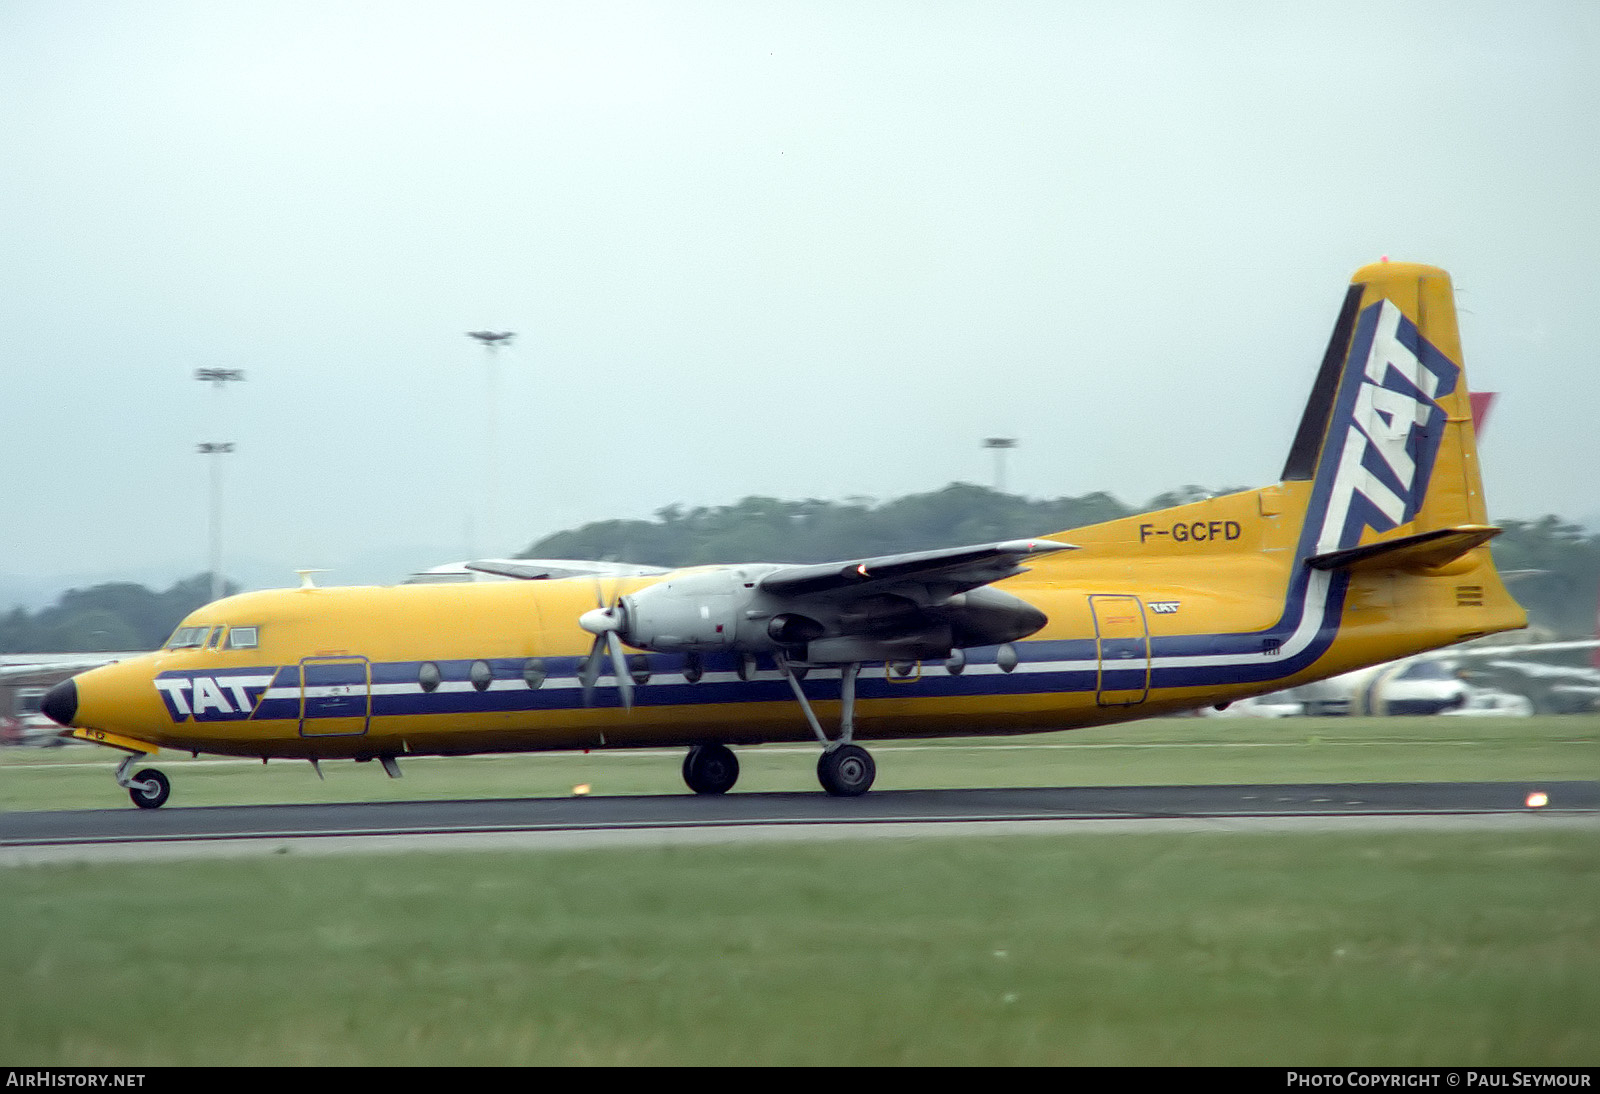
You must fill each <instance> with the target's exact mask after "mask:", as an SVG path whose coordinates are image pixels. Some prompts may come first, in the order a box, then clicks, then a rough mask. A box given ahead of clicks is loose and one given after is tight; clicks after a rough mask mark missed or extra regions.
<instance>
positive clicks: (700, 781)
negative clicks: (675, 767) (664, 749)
mask: <svg viewBox="0 0 1600 1094" xmlns="http://www.w3.org/2000/svg"><path fill="white" fill-rule="evenodd" d="M683 781H684V782H686V783H688V784H689V789H690V790H693V791H694V792H695V793H696V794H726V793H727V792H728V791H729V790H732V789H733V784H734V783H736V782H738V781H739V758H738V757H737V756H735V755H734V754H733V750H732V749H730V748H729V747H728V746H727V745H695V746H694V747H693V748H691V749H689V754H688V755H687V756H685V757H684V758H683Z"/></svg>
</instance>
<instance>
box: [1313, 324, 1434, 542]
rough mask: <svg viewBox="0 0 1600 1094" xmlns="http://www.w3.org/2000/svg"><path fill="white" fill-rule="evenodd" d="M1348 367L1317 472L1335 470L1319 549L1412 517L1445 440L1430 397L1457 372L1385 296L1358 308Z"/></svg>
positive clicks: (1426, 487) (1422, 497)
mask: <svg viewBox="0 0 1600 1094" xmlns="http://www.w3.org/2000/svg"><path fill="white" fill-rule="evenodd" d="M1358 362H1361V363H1360V364H1359V365H1358V364H1357V363H1358ZM1350 364H1351V366H1352V368H1351V373H1348V374H1347V376H1346V382H1345V383H1344V384H1343V385H1342V387H1341V390H1340V392H1339V408H1338V411H1337V412H1336V414H1335V417H1334V423H1335V429H1334V431H1333V432H1331V433H1330V434H1329V437H1328V443H1327V445H1326V446H1325V447H1324V449H1323V453H1322V460H1323V466H1324V469H1327V468H1328V467H1329V464H1330V463H1332V462H1333V461H1337V470H1336V471H1335V473H1334V475H1333V486H1332V489H1331V491H1330V493H1329V498H1328V508H1327V516H1326V518H1325V519H1324V521H1323V524H1322V528H1321V534H1320V535H1319V536H1318V538H1317V546H1316V549H1317V551H1318V552H1323V551H1333V550H1338V549H1340V548H1345V547H1352V546H1354V545H1355V544H1356V543H1357V541H1358V540H1359V539H1360V538H1361V531H1362V529H1363V528H1371V529H1372V530H1373V531H1374V532H1387V531H1390V530H1392V529H1394V528H1397V527H1399V526H1400V525H1402V524H1404V523H1406V522H1407V521H1410V520H1414V519H1415V518H1416V516H1417V513H1418V512H1419V511H1420V510H1421V509H1422V503H1423V501H1424V499H1425V498H1426V496H1427V493H1428V480H1429V478H1430V477H1431V476H1432V474H1433V463H1434V458H1435V457H1436V456H1437V455H1438V454H1439V444H1440V442H1441V441H1442V440H1443V439H1444V426H1445V417H1446V416H1445V412H1444V411H1443V410H1442V409H1441V408H1440V406H1439V404H1438V403H1437V402H1436V401H1435V400H1437V399H1440V398H1442V397H1444V396H1446V395H1449V394H1451V393H1452V392H1453V391H1455V389H1456V383H1457V381H1458V380H1459V378H1460V376H1461V368H1460V366H1458V365H1456V364H1455V363H1454V362H1453V361H1451V360H1450V359H1449V358H1447V357H1445V356H1444V354H1442V353H1440V352H1439V351H1438V350H1437V349H1435V348H1434V347H1433V346H1432V345H1431V344H1429V343H1428V342H1427V341H1426V340H1424V339H1423V337H1422V335H1421V334H1420V333H1419V332H1418V330H1417V325H1416V324H1415V323H1413V322H1412V321H1411V320H1409V319H1407V318H1406V317H1405V315H1403V314H1402V313H1401V311H1400V309H1399V308H1397V307H1396V306H1395V305H1394V304H1393V303H1392V302H1391V301H1389V300H1382V301H1380V302H1378V303H1377V304H1374V305H1372V306H1371V307H1369V308H1367V309H1366V310H1365V311H1363V312H1362V313H1361V318H1360V321H1359V323H1358V324H1357V327H1356V331H1355V338H1354V340H1353V342H1352V344H1351V347H1350ZM1340 425H1342V426H1343V436H1342V437H1341V436H1340V431H1339V427H1340ZM1319 478H1324V480H1325V481H1326V479H1325V476H1321V475H1319Z"/></svg>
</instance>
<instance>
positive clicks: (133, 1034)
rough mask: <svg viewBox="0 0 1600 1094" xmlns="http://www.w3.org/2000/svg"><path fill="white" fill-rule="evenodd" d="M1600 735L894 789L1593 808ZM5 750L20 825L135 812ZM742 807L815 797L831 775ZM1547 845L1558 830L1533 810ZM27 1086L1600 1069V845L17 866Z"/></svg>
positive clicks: (1136, 844) (1031, 761)
mask: <svg viewBox="0 0 1600 1094" xmlns="http://www.w3.org/2000/svg"><path fill="white" fill-rule="evenodd" d="M1597 742H1600V719H1595V718H1563V719H1508V720H1505V721H1498V720H1474V719H1449V718H1440V719H1388V720H1382V721H1371V722H1366V721H1356V720H1344V719H1334V720H1328V721H1317V722H1313V721H1309V720H1299V719H1296V720H1286V721H1282V722H1246V721H1243V720H1216V721H1212V720H1198V719H1181V720H1180V719H1171V720H1163V721H1155V722H1144V723H1138V724H1136V725H1132V726H1128V727H1122V728H1118V729H1114V730H1104V731H1098V730H1097V731H1086V732H1083V733H1079V734H1067V735H1062V736H1055V737H1041V738H1026V739H1010V740H1000V741H988V742H975V741H968V742H946V743H941V744H927V745H882V746H878V747H876V748H875V750H874V751H875V753H876V754H877V756H878V761H879V780H880V781H879V785H880V786H882V787H905V786H949V785H991V786H1007V785H1039V784H1049V785H1070V784H1132V783H1197V782H1301V781H1329V782H1349V781H1396V780H1399V781H1412V780H1454V779H1459V780H1477V779H1557V778H1561V779H1592V778H1596V777H1597V775H1600V764H1597V753H1600V749H1597V747H1596V745H1597ZM114 759H115V757H110V759H107V758H106V757H105V756H100V755H96V753H94V752H90V751H87V750H79V749H57V750H49V751H45V752H42V753H34V754H31V755H23V754H20V753H13V754H11V755H5V754H0V765H3V766H0V805H3V807H4V808H8V809H17V808H83V807H101V806H105V807H113V808H129V806H128V805H127V804H126V797H125V796H124V795H123V792H122V791H121V790H119V789H118V788H116V787H115V785H114V784H112V783H111V779H110V768H111V767H112V766H114ZM742 759H743V763H744V770H745V775H744V778H743V779H742V780H741V783H740V789H742V790H743V789H805V790H812V789H814V788H815V783H814V775H813V771H812V769H813V767H814V763H815V754H814V752H812V751H810V750H798V751H791V750H776V749H748V750H743V751H742ZM162 766H163V767H164V768H166V769H167V770H168V772H169V774H171V775H172V776H173V778H174V794H173V803H172V805H169V806H168V808H173V807H175V806H181V805H187V804H201V803H222V802H232V801H292V800H312V799H313V798H317V799H326V800H359V799H361V798H363V797H383V798H413V799H421V798H430V797H446V796H451V797H472V796H502V795H534V794H558V793H569V792H570V791H571V787H572V785H573V784H574V783H576V782H590V783H592V784H593V785H594V789H595V792H596V793H681V792H682V787H681V783H680V782H679V781H678V772H677V767H678V757H677V755H676V754H670V755H668V754H608V755H602V754H598V753H596V754H590V755H588V756H581V755H579V756H545V757H538V756H534V757H519V758H507V759H459V760H437V761H423V760H418V761H415V762H410V763H408V764H407V765H406V777H405V778H404V779H402V780H399V781H398V782H395V781H391V780H388V779H385V778H384V777H383V775H382V772H381V770H380V769H378V768H377V766H376V765H371V764H369V765H360V766H357V765H353V764H342V765H329V766H328V767H327V768H326V769H325V770H326V771H327V773H328V776H329V777H328V781H327V782H325V783H319V782H318V781H317V779H316V778H315V776H313V775H312V774H311V772H310V771H309V770H308V768H307V765H305V764H293V765H291V764H277V763H274V764H272V765H269V766H268V767H267V768H266V769H265V770H263V769H262V768H261V767H260V765H254V766H252V765H247V764H237V763H187V764H185V763H178V764H169V763H166V762H165V761H164V760H163V761H162ZM1528 819H1529V820H1530V821H1536V818H1528ZM0 984H4V985H5V988H6V990H5V991H4V992H0V1065H21V1066H40V1065H49V1064H57V1065H105V1066H117V1067H140V1066H151V1065H161V1064H980V1065H981V1064H1260V1065H1271V1064H1277V1065H1289V1064H1295V1065H1318V1064H1322V1065H1357V1064H1367V1065H1377V1064H1385V1065H1403V1064H1412V1065H1456V1066H1464V1065H1471V1064H1477V1065H1494V1064H1501V1065H1539V1064H1542V1065H1579V1066H1594V1065H1596V1064H1597V1063H1600V828H1596V827H1587V828H1581V829H1572V828H1564V827H1558V826H1556V825H1550V826H1547V827H1544V826H1540V825H1539V824H1538V823H1529V824H1522V825H1517V826H1515V827H1513V828H1510V829H1508V830H1506V831H1476V830H1474V831H1442V832H1441V831H1405V832H1400V831H1394V832H1374V831H1370V830H1366V829H1361V830H1355V831H1348V832H1341V831H1332V832H1314V833H1290V832H1278V833H1261V834H1242V833H1234V834H1227V833H1217V832H1199V833H1192V834H1097V835H1019V836H1009V837H983V838H972V839H960V840H954V839H947V838H937V837H917V838H904V839H867V838H864V839H860V840H846V841H840V842H832V841H830V842H827V843H818V844H783V845H775V844H750V845H728V846H710V847H691V846H682V847H666V848H655V849H608V850H600V851H597V850H586V851H526V852H522V851H517V852H509V851H484V852H473V853H456V854H451V855H443V854H436V853H413V854H403V855H381V856H380V855H371V856H368V855H345V856H339V857H332V858H324V857H312V856H303V855H300V854H298V853H290V854H285V855H275V856H265V857H258V858H253V859H241V860H208V861H178V862H161V863H137V864H97V865H88V864H72V865H65V864H62V865H33V866H14V867H9V868H5V869H3V870H0Z"/></svg>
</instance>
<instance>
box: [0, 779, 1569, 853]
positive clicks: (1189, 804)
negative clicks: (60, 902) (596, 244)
mask: <svg viewBox="0 0 1600 1094" xmlns="http://www.w3.org/2000/svg"><path fill="white" fill-rule="evenodd" d="M1540 795H1543V797H1542V798H1541V797H1540ZM1519 816H1520V817H1527V818H1529V819H1530V822H1537V823H1552V822H1554V821H1556V820H1557V819H1558V818H1560V819H1565V820H1566V821H1577V822H1579V823H1593V824H1600V782H1587V781H1585V782H1554V783H1531V782H1492V783H1483V782H1478V783H1343V784H1321V785H1257V786H1133V787H1072V788H1043V789H1041V788H1029V789H1002V790H994V789H988V790H901V791H876V792H873V793H870V794H866V795H864V796H862V797H859V798H832V797H829V796H828V795H826V794H821V793H787V794H763V793H756V794H739V793H733V794H728V795H725V796H721V797H697V796H695V795H691V794H681V795H654V796H648V797H590V798H570V797H564V798H516V799H493V800H475V801H456V802H450V801H445V802H439V801H428V802H383V803H360V804H349V805H264V806H223V807H203V808H187V809H185V808H171V807H168V808H164V809H159V810H140V809H133V808H126V809H97V810H80V811H59V812H27V813H9V814H3V815H0V864H19V863H22V862H30V861H58V860H61V859H63V858H65V859H80V858H90V859H105V858H123V857H136V858H137V857H168V856H169V855H171V854H179V853H181V854H223V855H227V854H239V853H248V852H250V851H262V850H266V851H282V850H286V849H289V848H294V849H297V850H306V851H331V850H362V849H371V850H385V849H407V848H426V847H445V846H448V847H461V846H486V847H487V846H518V847H564V846H573V845H596V844H605V845H612V844H618V843H662V842H685V841H693V842H707V841H709V840H713V839H714V840H718V841H726V840H736V839H746V838H768V839H771V838H782V839H814V838H825V837H831V838H840V837H852V836H853V837H860V836H872V835H890V834H893V835H912V834H915V835H949V834H959V835H964V834H998V833H1002V832H1015V831H1023V830H1038V831H1047V830H1048V831H1063V830H1064V831H1106V830H1116V831H1131V830H1150V829H1152V828H1156V829H1163V828H1175V827H1176V828H1194V827H1196V826H1198V827H1201V828H1207V827H1209V828H1218V827H1225V828H1226V830H1230V831H1231V830H1249V829H1253V828H1261V827H1283V826H1287V825H1293V826H1295V827H1304V826H1305V825H1307V824H1312V825H1319V824H1320V825H1322V826H1348V825H1349V824H1351V823H1352V822H1358V821H1365V822H1367V823H1368V824H1373V823H1377V824H1381V825H1383V826H1393V825H1397V824H1405V823H1417V822H1433V823H1435V824H1437V823H1444V822H1459V821H1463V820H1474V819H1475V820H1478V821H1480V822H1481V821H1500V822H1506V821H1510V822H1512V823H1516V822H1515V821H1514V820H1513V818H1516V817H1519ZM1224 822H1232V823H1224Z"/></svg>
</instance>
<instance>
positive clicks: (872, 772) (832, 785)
mask: <svg viewBox="0 0 1600 1094" xmlns="http://www.w3.org/2000/svg"><path fill="white" fill-rule="evenodd" d="M775 660H776V661H777V664H778V671H779V672H781V673H783V678H784V679H785V680H787V681H789V689H790V690H791V691H793V692H794V697H795V699H796V700H798V701H799V703H800V709H801V710H803V711H805V714H806V721H807V722H810V723H811V732H812V733H815V734H816V735H817V740H818V741H820V742H822V756H821V758H820V759H818V760H817V781H818V782H820V783H822V789H824V790H826V791H827V792H828V793H830V794H832V795H834V796H835V797H839V798H853V797H855V796H856V795H858V794H865V793H866V792H867V791H868V790H871V789H872V780H873V778H875V777H876V776H877V773H878V765H877V764H875V763H873V762H872V755H871V754H870V753H869V752H867V750H866V749H864V748H862V747H861V746H860V745H858V744H856V743H855V742H854V741H853V740H852V738H854V737H855V732H856V676H857V675H859V674H860V672H861V663H860V662H859V661H850V662H846V663H845V664H843V665H840V666H839V671H840V673H841V675H840V677H839V702H840V709H839V739H838V740H836V741H830V740H828V735H827V734H826V733H824V732H823V731H822V723H821V722H819V721H817V715H816V712H815V711H814V710H812V709H811V700H809V699H807V698H806V693H805V691H804V690H803V689H802V688H801V687H800V678H799V677H798V676H796V675H795V670H794V667H793V666H792V665H790V664H789V659H788V658H787V657H785V656H784V655H783V654H781V653H780V654H778V655H776V658H775Z"/></svg>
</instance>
